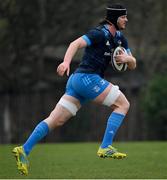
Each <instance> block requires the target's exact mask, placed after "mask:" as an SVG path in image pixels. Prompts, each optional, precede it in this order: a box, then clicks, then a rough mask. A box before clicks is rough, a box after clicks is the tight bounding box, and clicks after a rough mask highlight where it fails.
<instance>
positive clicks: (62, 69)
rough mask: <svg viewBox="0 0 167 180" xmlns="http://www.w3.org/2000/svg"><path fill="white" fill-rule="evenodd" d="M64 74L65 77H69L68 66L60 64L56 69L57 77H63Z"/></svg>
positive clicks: (63, 63) (64, 63)
mask: <svg viewBox="0 0 167 180" xmlns="http://www.w3.org/2000/svg"><path fill="white" fill-rule="evenodd" d="M65 72H66V75H67V76H69V74H70V65H69V64H68V63H66V62H62V63H61V64H60V65H59V66H58V67H57V73H58V75H59V76H63V75H64V73H65Z"/></svg>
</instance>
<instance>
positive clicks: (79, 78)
mask: <svg viewBox="0 0 167 180" xmlns="http://www.w3.org/2000/svg"><path fill="white" fill-rule="evenodd" d="M109 84H110V83H109V82H108V81H106V80H105V79H103V78H101V77H100V76H99V75H97V74H86V73H74V74H72V75H71V76H70V77H69V79H68V82H67V85H66V92H65V94H66V95H70V96H73V97H75V98H77V99H78V100H79V101H80V103H81V104H84V103H85V102H87V101H89V100H94V99H95V98H96V97H97V96H99V95H100V94H101V93H102V92H103V91H104V90H105V89H106V88H107V87H108V85H109Z"/></svg>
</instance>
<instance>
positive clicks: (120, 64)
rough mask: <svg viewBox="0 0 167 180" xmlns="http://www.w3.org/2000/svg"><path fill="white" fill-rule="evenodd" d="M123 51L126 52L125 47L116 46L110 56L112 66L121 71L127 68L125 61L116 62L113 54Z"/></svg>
mask: <svg viewBox="0 0 167 180" xmlns="http://www.w3.org/2000/svg"><path fill="white" fill-rule="evenodd" d="M123 52H125V53H127V51H126V49H125V48H123V47H117V48H116V49H115V50H114V52H113V55H112V58H111V63H112V66H113V68H114V70H115V71H118V72H123V71H126V70H127V67H128V65H127V63H119V64H118V63H117V62H116V60H115V56H116V55H120V54H122V53H123Z"/></svg>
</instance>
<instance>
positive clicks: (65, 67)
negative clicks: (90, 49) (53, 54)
mask: <svg viewBox="0 0 167 180" xmlns="http://www.w3.org/2000/svg"><path fill="white" fill-rule="evenodd" d="M86 46H87V43H86V42H85V40H84V39H82V38H81V37H80V38H78V39H76V40H75V41H73V42H72V43H70V45H69V47H68V49H67V51H66V54H65V56H64V61H63V62H62V63H61V64H60V65H59V66H58V68H57V73H58V75H59V76H63V75H64V73H65V72H66V74H67V76H69V73H70V64H71V61H72V59H73V57H74V55H75V54H76V52H77V51H78V49H81V48H84V47H86Z"/></svg>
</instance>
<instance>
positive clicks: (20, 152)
mask: <svg viewBox="0 0 167 180" xmlns="http://www.w3.org/2000/svg"><path fill="white" fill-rule="evenodd" d="M12 153H13V154H14V156H15V158H16V164H17V169H18V170H19V172H20V173H21V174H22V175H28V168H29V162H28V158H27V155H26V154H25V152H24V149H23V147H22V146H19V147H15V148H14V149H13V150H12Z"/></svg>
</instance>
